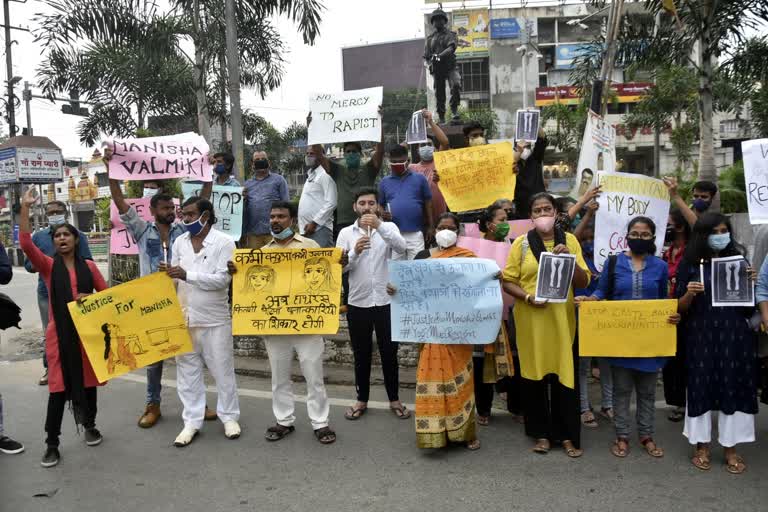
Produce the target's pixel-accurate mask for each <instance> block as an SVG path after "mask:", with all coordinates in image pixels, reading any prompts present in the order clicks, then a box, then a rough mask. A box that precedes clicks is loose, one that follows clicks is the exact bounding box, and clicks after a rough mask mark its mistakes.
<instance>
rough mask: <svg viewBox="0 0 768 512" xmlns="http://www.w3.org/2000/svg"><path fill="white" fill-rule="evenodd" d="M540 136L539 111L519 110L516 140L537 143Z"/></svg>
mask: <svg viewBox="0 0 768 512" xmlns="http://www.w3.org/2000/svg"><path fill="white" fill-rule="evenodd" d="M538 136H539V111H538V110H518V111H517V124H516V125H515V140H525V141H528V142H536V139H537V138H538Z"/></svg>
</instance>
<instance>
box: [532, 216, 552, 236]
mask: <svg viewBox="0 0 768 512" xmlns="http://www.w3.org/2000/svg"><path fill="white" fill-rule="evenodd" d="M533 225H534V227H535V228H536V229H537V230H538V231H541V232H542V233H549V232H550V231H552V226H554V225H555V217H554V216H552V217H536V218H535V219H533Z"/></svg>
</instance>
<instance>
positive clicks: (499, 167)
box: [435, 142, 517, 212]
mask: <svg viewBox="0 0 768 512" xmlns="http://www.w3.org/2000/svg"><path fill="white" fill-rule="evenodd" d="M435 168H436V169H437V172H438V173H439V175H440V181H439V182H438V184H437V185H438V187H439V188H440V192H442V193H443V197H444V198H445V202H446V203H448V207H449V208H450V209H451V211H453V212H465V211H468V210H480V209H483V208H487V207H488V206H489V205H490V204H491V203H493V202H494V201H495V200H497V199H498V198H500V197H507V198H509V199H512V198H514V197H515V182H516V179H517V177H516V175H515V172H514V169H515V163H514V160H513V158H512V144H511V143H510V142H499V143H497V144H486V145H484V146H473V147H468V148H461V149H451V150H449V151H437V152H435Z"/></svg>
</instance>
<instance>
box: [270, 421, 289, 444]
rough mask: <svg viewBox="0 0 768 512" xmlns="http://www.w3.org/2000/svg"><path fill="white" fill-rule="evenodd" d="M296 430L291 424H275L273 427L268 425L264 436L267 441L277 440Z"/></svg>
mask: <svg viewBox="0 0 768 512" xmlns="http://www.w3.org/2000/svg"><path fill="white" fill-rule="evenodd" d="M294 430H296V428H294V426H293V425H291V426H290V427H286V426H285V425H281V424H279V423H278V424H277V425H275V426H274V427H269V428H268V429H267V433H266V434H264V437H265V438H266V440H267V441H279V440H281V439H282V438H284V437H285V436H287V435H288V434H290V433H291V432H293V431H294Z"/></svg>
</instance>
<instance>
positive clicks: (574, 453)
mask: <svg viewBox="0 0 768 512" xmlns="http://www.w3.org/2000/svg"><path fill="white" fill-rule="evenodd" d="M563 449H564V450H565V454H566V455H567V456H569V457H570V458H572V459H578V458H579V457H581V456H582V455H584V450H582V449H580V448H576V447H575V446H573V443H572V442H571V441H568V440H567V439H566V440H565V441H563Z"/></svg>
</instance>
